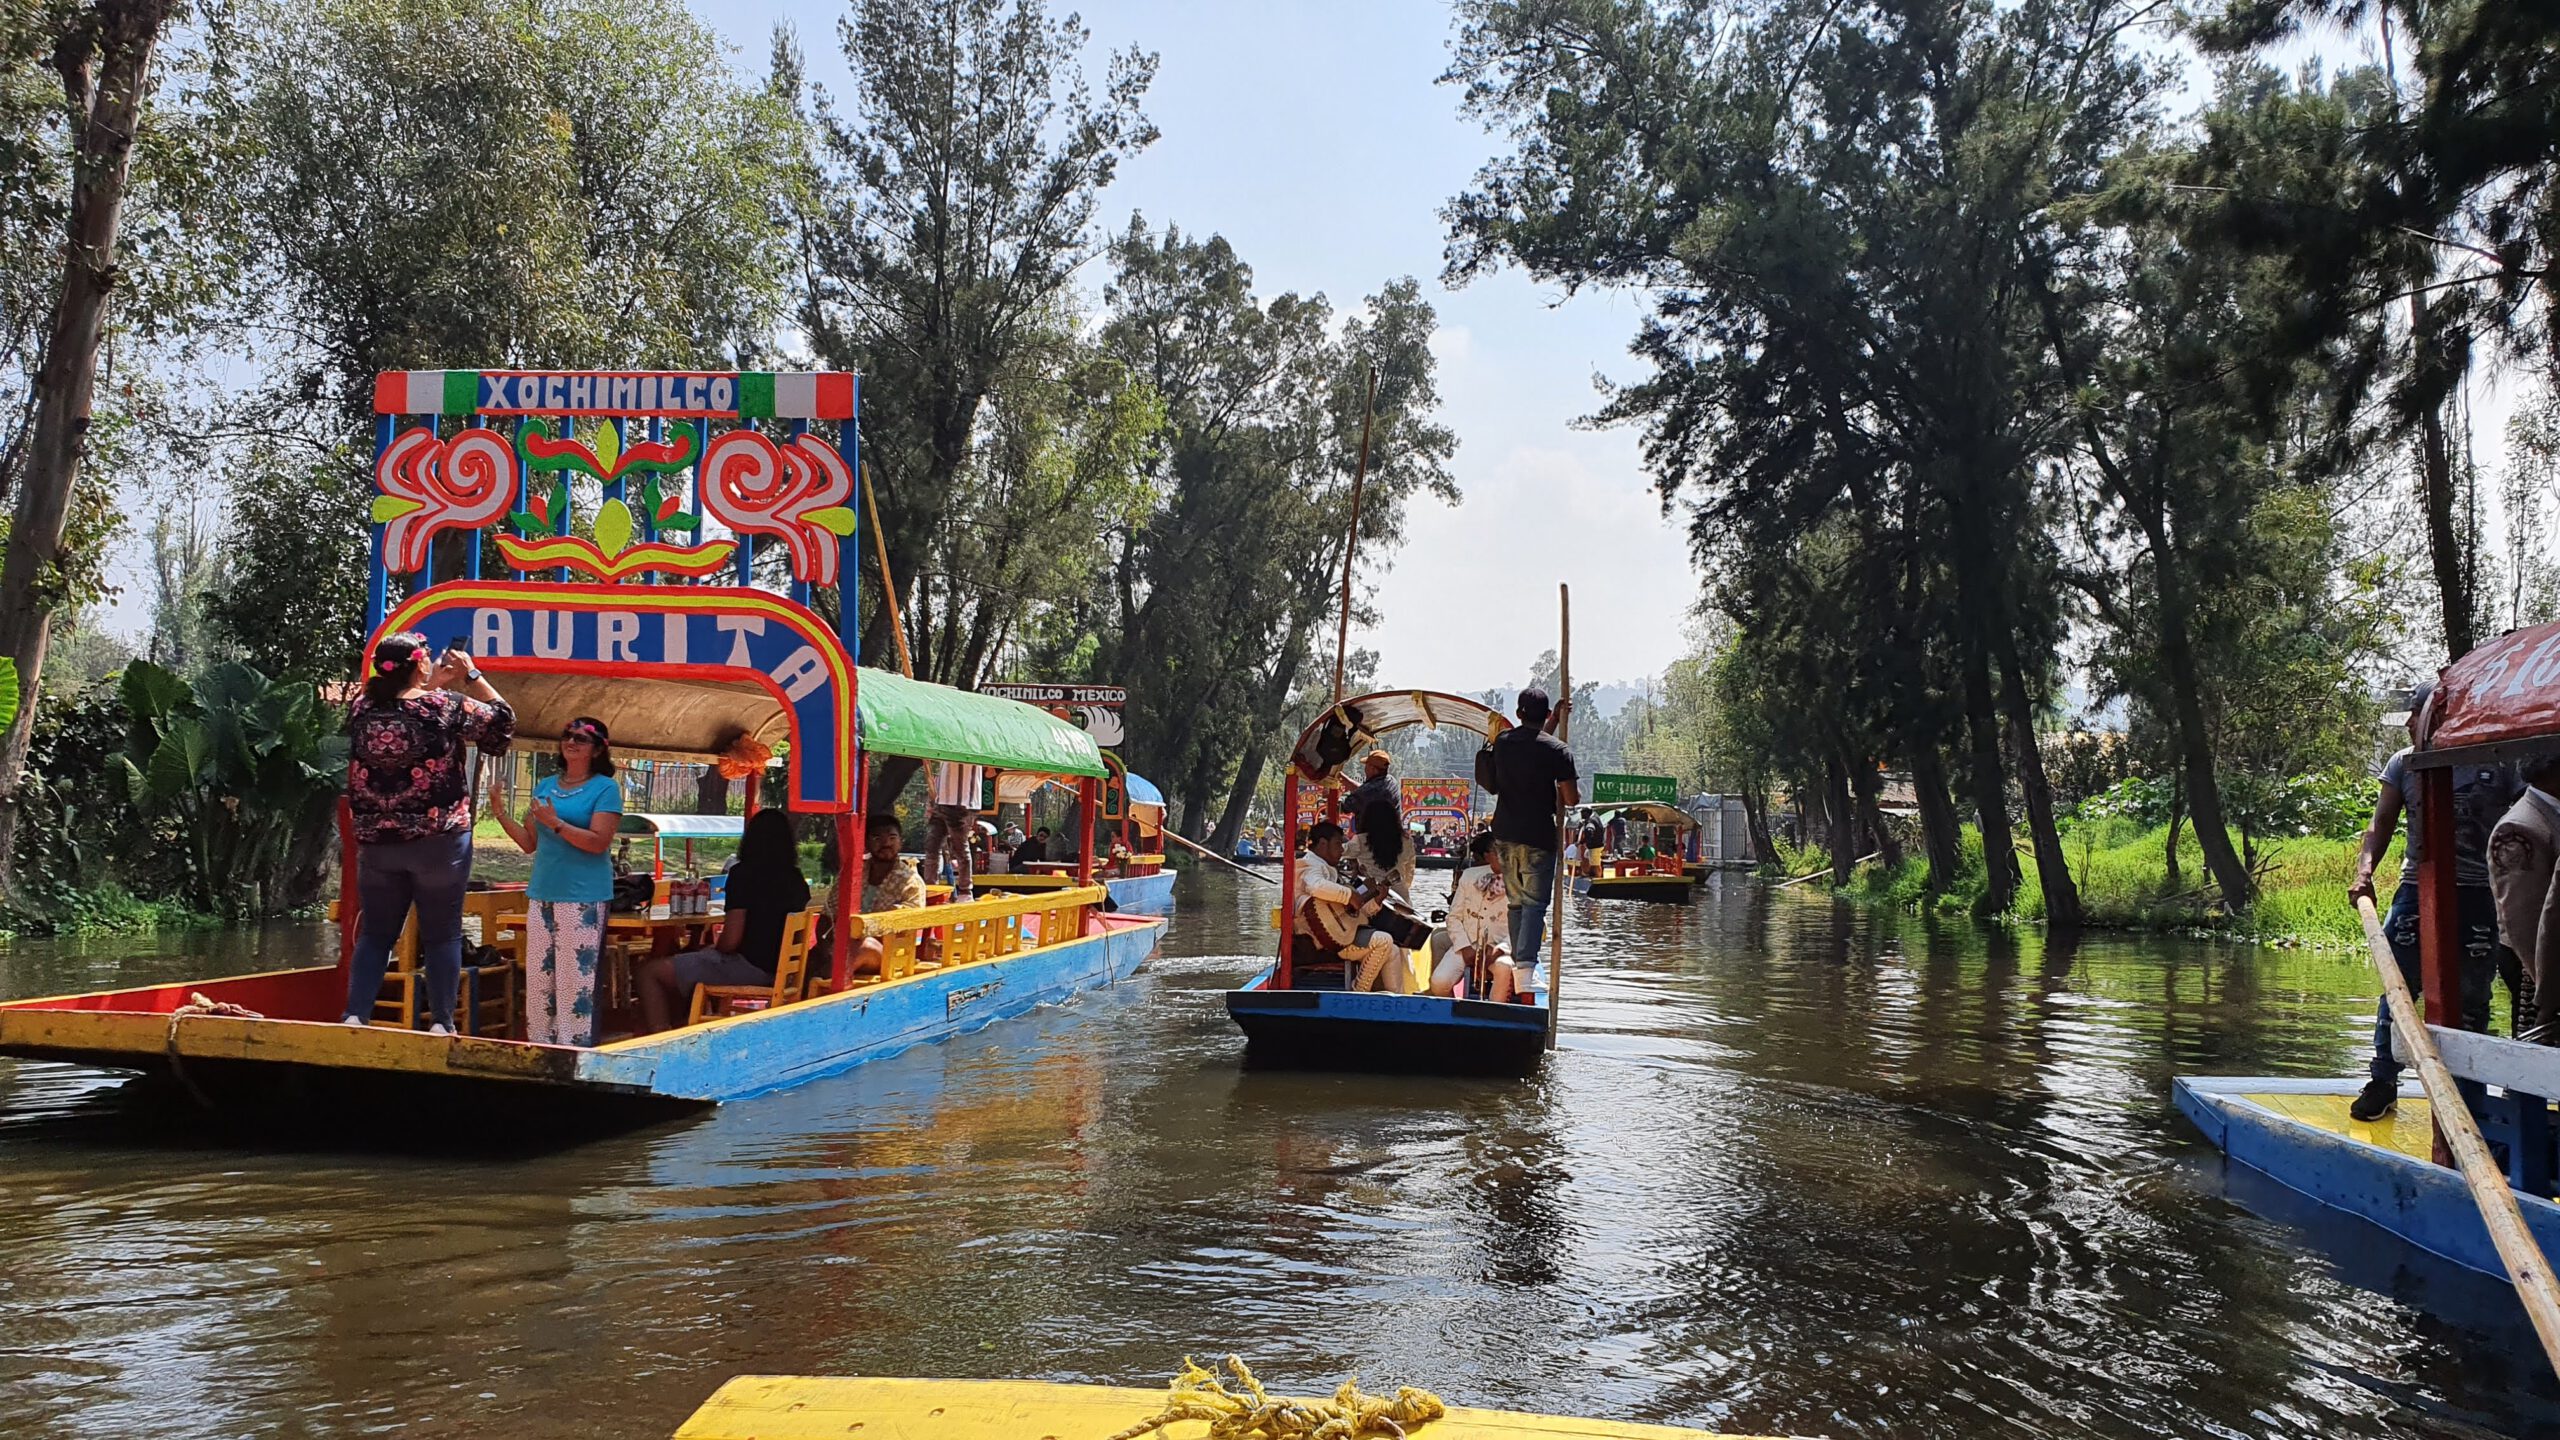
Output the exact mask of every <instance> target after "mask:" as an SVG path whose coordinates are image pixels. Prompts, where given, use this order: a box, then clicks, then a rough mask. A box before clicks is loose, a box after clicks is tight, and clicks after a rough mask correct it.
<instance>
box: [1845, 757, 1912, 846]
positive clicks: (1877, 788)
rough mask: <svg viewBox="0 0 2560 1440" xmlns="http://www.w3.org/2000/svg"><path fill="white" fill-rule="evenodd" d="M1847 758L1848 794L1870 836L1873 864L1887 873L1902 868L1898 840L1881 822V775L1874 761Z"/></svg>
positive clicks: (1882, 779) (1883, 819)
mask: <svg viewBox="0 0 2560 1440" xmlns="http://www.w3.org/2000/svg"><path fill="white" fill-rule="evenodd" d="M1851 760H1852V761H1853V763H1852V764H1851V765H1850V767H1849V793H1850V795H1851V796H1853V797H1854V798H1855V799H1856V801H1857V804H1858V820H1859V823H1861V824H1863V825H1865V826H1866V827H1867V834H1869V835H1870V836H1872V837H1874V840H1875V851H1876V863H1878V864H1880V865H1882V866H1884V868H1885V872H1886V873H1887V874H1891V873H1892V872H1893V871H1896V870H1899V869H1901V868H1902V842H1901V841H1900V840H1899V839H1897V838H1895V836H1894V833H1893V830H1892V828H1891V827H1890V826H1888V825H1887V824H1886V823H1885V818H1884V803H1883V801H1882V799H1881V795H1882V792H1883V790H1884V777H1883V776H1881V775H1879V774H1877V773H1876V767H1875V762H1874V761H1872V760H1869V759H1867V758H1865V757H1863V756H1857V755H1853V756H1852V757H1851Z"/></svg>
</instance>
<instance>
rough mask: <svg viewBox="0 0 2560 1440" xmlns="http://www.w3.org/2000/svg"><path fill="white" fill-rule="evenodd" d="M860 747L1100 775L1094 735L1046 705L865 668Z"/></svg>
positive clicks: (860, 686) (859, 692) (858, 695)
mask: <svg viewBox="0 0 2560 1440" xmlns="http://www.w3.org/2000/svg"><path fill="white" fill-rule="evenodd" d="M854 697H855V706H856V709H857V711H858V718H859V721H860V724H861V726H862V729H861V736H862V748H863V750H864V751H865V752H866V753H868V754H873V755H904V756H907V757H909V758H911V759H916V760H956V761H958V762H960V763H962V764H964V765H987V766H992V767H994V768H996V769H998V770H1022V771H1031V772H1035V773H1038V774H1042V775H1090V776H1093V777H1095V778H1097V779H1098V778H1100V777H1102V776H1103V775H1106V774H1108V773H1109V772H1108V771H1107V770H1105V769H1104V768H1103V764H1102V751H1101V750H1100V749H1098V748H1096V747H1095V745H1094V743H1093V737H1092V736H1091V735H1088V734H1086V733H1085V732H1084V731H1082V730H1079V729H1077V728H1076V727H1075V726H1073V725H1070V724H1068V723H1067V722H1066V721H1064V720H1061V719H1059V718H1058V717H1056V716H1055V715H1052V714H1050V713H1049V712H1048V711H1046V710H1042V709H1039V708H1037V707H1036V706H1031V705H1025V704H1023V703H1022V702H1021V701H1019V700H1001V699H998V698H997V697H995V696H993V695H979V694H976V693H974V692H971V691H967V690H954V689H952V688H951V687H950V686H948V685H933V684H928V683H926V682H924V681H921V680H910V679H908V678H906V677H905V676H903V675H899V674H897V673H895V672H893V671H888V670H873V669H870V668H868V667H865V668H864V670H863V671H862V674H861V677H860V678H859V679H858V680H857V681H856V682H855V690H854Z"/></svg>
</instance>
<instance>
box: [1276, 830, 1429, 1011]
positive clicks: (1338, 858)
mask: <svg viewBox="0 0 2560 1440" xmlns="http://www.w3.org/2000/svg"><path fill="white" fill-rule="evenodd" d="M1341 864H1342V827H1341V826H1339V825H1336V824H1334V823H1333V822H1332V821H1330V820H1325V821H1320V822H1318V823H1317V824H1316V826H1315V827H1314V828H1313V829H1311V830H1309V831H1308V832H1307V849H1306V853H1304V854H1302V855H1300V856H1299V857H1298V916H1297V933H1299V934H1302V935H1306V936H1308V937H1310V938H1311V939H1312V940H1313V941H1314V943H1315V946H1316V948H1317V949H1319V950H1324V951H1329V952H1331V953H1333V954H1336V955H1340V956H1341V957H1342V958H1343V960H1344V961H1345V962H1346V964H1347V965H1348V967H1349V968H1348V970H1347V971H1346V974H1345V976H1344V985H1343V988H1344V989H1346V990H1388V991H1394V992H1396V993H1399V994H1401V993H1402V992H1403V991H1404V989H1405V979H1406V974H1405V964H1404V952H1403V951H1402V950H1400V949H1398V948H1397V947H1396V942H1395V941H1393V940H1391V939H1389V938H1388V937H1387V936H1386V935H1384V934H1383V933H1381V932H1379V931H1377V930H1373V929H1370V928H1368V926H1367V925H1366V924H1365V923H1364V922H1366V921H1367V920H1368V919H1369V918H1370V917H1371V916H1373V915H1375V914H1377V913H1378V910H1379V908H1380V907H1381V906H1383V905H1385V904H1386V896H1385V895H1383V894H1376V893H1372V892H1371V891H1369V890H1367V889H1364V888H1355V887H1353V886H1352V885H1350V884H1349V883H1347V882H1346V881H1345V880H1344V878H1343V875H1342V871H1341V869H1340V866H1341Z"/></svg>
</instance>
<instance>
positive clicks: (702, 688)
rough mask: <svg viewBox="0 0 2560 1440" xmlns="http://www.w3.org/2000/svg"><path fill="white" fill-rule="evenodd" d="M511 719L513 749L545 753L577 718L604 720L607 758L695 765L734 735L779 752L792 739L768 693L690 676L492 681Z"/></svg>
mask: <svg viewBox="0 0 2560 1440" xmlns="http://www.w3.org/2000/svg"><path fill="white" fill-rule="evenodd" d="M489 678H490V681H491V683H493V684H495V685H496V686H497V687H498V693H499V694H501V695H503V696H505V697H506V701H507V704H508V705H509V706H510V707H511V708H513V709H514V711H515V712H516V737H517V743H518V744H519V745H520V746H522V747H524V748H528V749H535V750H545V751H547V750H550V749H553V748H555V747H556V746H558V745H559V743H560V732H561V730H562V729H564V728H566V727H567V725H568V723H569V722H570V721H572V720H575V719H577V718H578V717H579V716H581V715H591V716H594V717H595V718H596V719H598V720H602V721H603V722H604V724H605V729H606V730H607V731H609V732H611V734H612V735H613V753H615V754H616V755H621V756H626V757H632V758H637V759H643V760H700V759H703V758H704V757H706V756H715V755H718V754H720V753H721V752H723V751H725V750H727V749H728V748H729V746H730V745H732V744H733V743H735V742H736V741H737V739H738V738H739V737H740V736H742V735H743V736H748V737H751V738H753V739H755V740H758V741H761V742H762V743H763V744H764V745H766V746H767V747H768V748H770V749H772V750H774V751H776V752H779V751H780V750H781V749H782V748H783V747H784V746H785V745H786V744H788V743H789V742H790V739H791V717H790V716H789V715H788V714H786V713H785V712H784V711H783V708H782V704H781V702H780V701H778V700H776V699H775V698H774V697H773V694H772V692H770V691H768V690H766V689H765V688H764V687H763V686H761V685H758V684H754V683H752V682H744V681H728V680H705V679H697V678H693V677H682V678H667V679H657V678H652V679H651V680H650V681H649V683H647V684H645V685H635V684H633V683H631V682H630V681H629V680H626V679H622V678H619V677H615V676H610V675H589V674H579V673H569V672H561V673H554V674H543V673H539V672H533V671H521V672H513V673H509V672H499V673H494V674H492V675H491V676H490V677H489Z"/></svg>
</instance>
